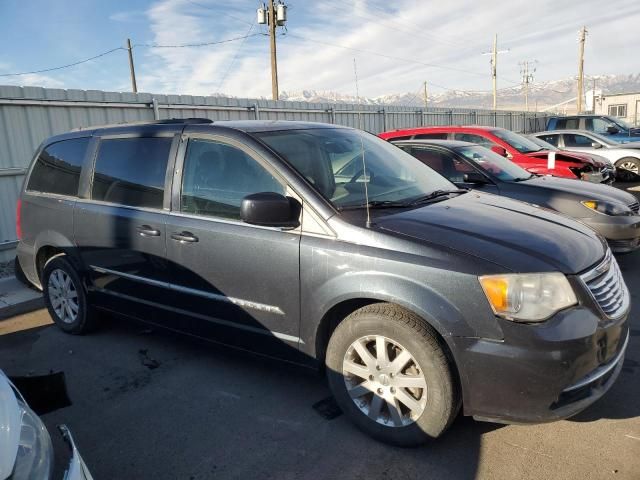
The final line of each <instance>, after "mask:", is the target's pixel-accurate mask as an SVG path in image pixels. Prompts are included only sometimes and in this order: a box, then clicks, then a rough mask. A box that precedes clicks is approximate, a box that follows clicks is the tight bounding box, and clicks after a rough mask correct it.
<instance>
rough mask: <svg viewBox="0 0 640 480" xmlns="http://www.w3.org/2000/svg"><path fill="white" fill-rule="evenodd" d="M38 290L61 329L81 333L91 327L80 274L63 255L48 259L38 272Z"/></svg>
mask: <svg viewBox="0 0 640 480" xmlns="http://www.w3.org/2000/svg"><path fill="white" fill-rule="evenodd" d="M42 289H43V293H44V301H45V305H46V306H47V309H48V310H49V315H51V318H52V319H53V321H54V322H55V324H56V325H57V326H58V327H60V329H62V330H63V331H65V332H67V333H72V334H82V333H86V332H88V331H90V330H92V329H93V328H94V326H95V321H96V319H95V314H94V312H93V309H91V308H90V307H89V305H88V304H87V295H86V292H85V289H84V286H83V284H82V280H81V279H80V276H79V275H78V273H77V272H76V271H75V269H74V268H73V266H72V265H71V263H69V261H68V260H67V259H66V258H65V257H64V256H56V257H53V258H51V259H50V260H49V261H48V262H47V263H46V264H45V266H44V269H43V271H42Z"/></svg>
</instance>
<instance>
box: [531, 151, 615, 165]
mask: <svg viewBox="0 0 640 480" xmlns="http://www.w3.org/2000/svg"><path fill="white" fill-rule="evenodd" d="M523 155H526V156H527V157H534V158H541V159H546V158H547V157H548V156H549V151H548V150H542V151H540V152H531V153H524V154H523ZM556 160H564V161H569V162H579V163H587V164H589V165H593V166H594V167H597V168H602V167H605V166H606V165H607V163H606V162H605V161H603V160H600V159H598V158H597V157H596V156H594V155H590V154H588V153H578V152H567V151H566V150H561V151H557V152H556Z"/></svg>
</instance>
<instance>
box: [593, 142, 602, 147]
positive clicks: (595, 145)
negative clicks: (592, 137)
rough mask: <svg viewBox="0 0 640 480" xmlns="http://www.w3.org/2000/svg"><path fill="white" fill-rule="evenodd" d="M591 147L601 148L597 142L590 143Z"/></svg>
mask: <svg viewBox="0 0 640 480" xmlns="http://www.w3.org/2000/svg"><path fill="white" fill-rule="evenodd" d="M591 146H592V147H593V148H602V144H601V143H598V142H592V143H591Z"/></svg>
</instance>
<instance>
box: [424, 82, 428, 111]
mask: <svg viewBox="0 0 640 480" xmlns="http://www.w3.org/2000/svg"><path fill="white" fill-rule="evenodd" d="M424 109H425V110H426V109H427V82H426V81H425V82H424Z"/></svg>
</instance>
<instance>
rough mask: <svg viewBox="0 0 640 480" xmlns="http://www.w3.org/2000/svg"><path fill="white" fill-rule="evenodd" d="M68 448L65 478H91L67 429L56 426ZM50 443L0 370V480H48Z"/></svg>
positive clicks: (51, 452)
mask: <svg viewBox="0 0 640 480" xmlns="http://www.w3.org/2000/svg"><path fill="white" fill-rule="evenodd" d="M58 429H59V430H60V433H61V434H62V436H63V438H64V440H65V441H66V442H67V444H68V445H69V447H70V449H71V454H72V455H71V462H70V463H69V467H68V468H67V471H66V473H65V475H64V479H65V480H92V477H91V474H90V473H89V470H88V469H87V467H86V465H85V464H84V462H83V460H82V458H81V457H80V454H79V453H78V450H77V449H76V446H75V443H74V441H73V437H72V436H71V432H70V431H69V429H68V428H67V427H66V426H64V425H60V426H58ZM52 470H53V446H52V444H51V437H50V436H49V432H48V431H47V428H46V427H45V426H44V424H43V423H42V420H40V418H39V417H38V415H36V414H35V413H34V411H33V410H31V408H29V405H27V402H26V401H25V399H24V398H23V397H22V395H21V394H20V392H19V391H18V389H16V388H15V387H14V386H13V384H12V383H11V381H10V380H9V379H8V378H7V377H6V375H5V374H4V373H3V372H2V370H0V480H49V479H50V478H51V474H52Z"/></svg>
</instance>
